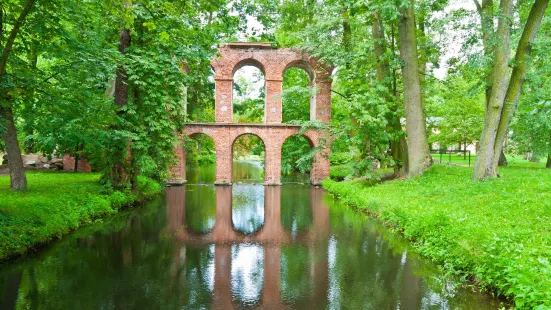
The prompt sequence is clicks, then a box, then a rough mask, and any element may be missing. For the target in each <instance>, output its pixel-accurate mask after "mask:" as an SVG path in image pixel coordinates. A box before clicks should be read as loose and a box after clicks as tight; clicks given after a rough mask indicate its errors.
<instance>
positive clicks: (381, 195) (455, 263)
mask: <svg viewBox="0 0 551 310" xmlns="http://www.w3.org/2000/svg"><path fill="white" fill-rule="evenodd" d="M471 173H472V169H470V168H466V167H453V166H443V165H437V166H434V167H433V168H431V169H430V170H429V171H427V172H426V174H425V175H424V176H423V177H420V178H416V179H414V180H395V181H390V182H386V183H383V184H379V185H376V186H373V187H370V186H368V185H366V184H365V183H364V182H361V181H356V182H354V181H346V182H336V181H333V180H326V181H324V183H323V186H324V187H325V188H326V189H327V190H328V191H329V192H330V193H332V194H333V195H335V196H337V197H339V198H341V199H342V200H343V201H344V202H345V203H347V204H349V205H352V206H355V207H357V208H358V209H360V210H361V211H363V212H366V213H369V214H370V215H372V216H374V217H376V218H379V219H380V220H381V221H382V222H384V223H385V224H387V225H389V226H392V227H394V229H396V230H398V231H400V232H402V233H403V234H404V236H405V237H406V238H408V239H409V240H410V241H412V242H413V244H414V247H415V249H416V250H417V251H418V252H419V253H420V254H421V255H423V256H425V257H429V258H431V259H432V260H434V261H436V262H438V263H440V264H441V265H443V266H444V268H445V269H446V271H448V272H450V273H454V274H457V275H459V276H463V277H470V278H472V280H474V281H475V282H477V283H479V284H480V286H481V287H482V288H488V289H491V290H492V291H495V292H497V293H498V294H500V295H503V296H505V297H507V298H509V299H513V298H514V302H515V305H516V307H518V308H535V309H548V308H549V307H551V225H550V224H549V223H550V221H551V170H549V169H527V168H515V167H511V168H502V169H500V174H501V175H502V178H500V179H496V180H492V181H486V182H474V181H472V180H471ZM538 307H539V308H538Z"/></svg>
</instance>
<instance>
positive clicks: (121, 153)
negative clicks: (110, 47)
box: [109, 29, 131, 188]
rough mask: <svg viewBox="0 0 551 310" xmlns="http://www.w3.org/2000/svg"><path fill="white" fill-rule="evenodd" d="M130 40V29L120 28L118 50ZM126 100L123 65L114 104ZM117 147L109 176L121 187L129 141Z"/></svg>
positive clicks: (127, 164) (126, 45)
mask: <svg viewBox="0 0 551 310" xmlns="http://www.w3.org/2000/svg"><path fill="white" fill-rule="evenodd" d="M130 42H131V37H130V30H128V29H123V30H121V32H120V35H119V52H120V53H121V54H125V53H126V49H127V48H128V47H130ZM127 102H128V76H127V73H126V70H125V69H124V67H123V66H121V67H119V68H118V69H117V77H116V79H115V105H116V106H117V107H119V108H120V107H123V106H124V105H126V103H127ZM119 113H120V111H119ZM118 147H119V149H118V152H117V153H116V154H115V156H114V158H113V160H114V161H115V162H114V163H113V168H112V171H111V175H110V177H109V178H110V180H111V182H112V184H113V187H115V188H121V187H123V186H124V184H125V183H128V182H129V179H128V177H129V173H128V170H129V169H128V166H129V163H128V162H127V160H126V159H127V158H128V151H129V143H121V145H119V146H118Z"/></svg>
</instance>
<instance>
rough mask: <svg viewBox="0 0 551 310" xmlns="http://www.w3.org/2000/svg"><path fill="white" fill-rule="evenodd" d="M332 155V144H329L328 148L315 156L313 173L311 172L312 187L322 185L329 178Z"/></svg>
mask: <svg viewBox="0 0 551 310" xmlns="http://www.w3.org/2000/svg"><path fill="white" fill-rule="evenodd" d="M318 139H319V138H318ZM316 145H317V143H316ZM330 155H331V144H330V143H329V142H328V145H327V148H325V149H323V150H322V151H321V152H319V153H317V154H316V155H315V156H314V162H313V163H312V171H311V172H310V183H311V184H312V185H320V184H321V181H323V180H324V179H326V178H328V177H329V166H330V161H329V156H330Z"/></svg>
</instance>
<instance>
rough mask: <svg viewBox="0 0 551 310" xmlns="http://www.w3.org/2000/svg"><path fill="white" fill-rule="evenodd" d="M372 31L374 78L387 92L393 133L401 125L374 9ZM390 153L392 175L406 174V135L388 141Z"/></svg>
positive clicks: (381, 28) (379, 24)
mask: <svg viewBox="0 0 551 310" xmlns="http://www.w3.org/2000/svg"><path fill="white" fill-rule="evenodd" d="M371 30H372V33H373V52H374V54H375V58H376V60H377V71H376V79H377V82H378V83H381V84H383V85H384V86H385V87H386V88H387V90H388V93H387V94H385V97H386V101H387V103H388V104H389V105H390V113H389V114H388V116H387V118H388V119H387V121H388V123H389V127H390V128H389V129H390V130H391V131H393V132H394V133H395V134H400V133H401V132H402V125H401V123H400V117H399V115H398V112H397V110H398V107H397V106H396V98H395V97H394V98H391V97H392V94H393V89H392V83H391V81H392V77H391V76H390V66H389V64H388V60H387V58H386V57H385V54H386V52H387V42H386V38H385V33H384V27H383V21H382V19H381V15H380V12H378V11H376V12H375V13H374V14H373V24H372V27H371ZM390 153H391V155H392V158H393V160H394V162H395V166H394V176H395V177H402V176H406V175H407V171H408V165H407V164H408V160H407V141H406V137H405V136H404V135H403V134H401V135H400V136H399V138H394V139H392V141H391V142H390Z"/></svg>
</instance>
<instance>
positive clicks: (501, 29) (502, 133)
mask: <svg viewBox="0 0 551 310" xmlns="http://www.w3.org/2000/svg"><path fill="white" fill-rule="evenodd" d="M548 3H549V0H536V1H535V2H534V4H533V5H532V9H531V10H530V15H529V16H528V19H527V21H526V25H525V26H524V30H523V32H522V36H521V38H520V41H519V43H518V46H517V51H516V55H515V61H514V65H515V66H514V68H513V72H512V73H511V78H510V79H509V81H507V77H508V72H509V70H508V63H509V33H510V25H509V22H510V21H509V20H510V18H511V15H512V13H511V11H512V10H511V8H512V0H502V1H501V4H500V10H501V12H502V13H503V14H502V16H501V17H500V19H499V23H498V30H497V37H498V38H499V42H498V45H497V47H496V49H495V59H494V72H493V86H492V95H491V97H490V102H489V104H488V106H487V109H486V118H485V120H484V129H483V131H482V136H481V138H480V152H479V154H478V156H477V158H476V162H475V168H474V171H473V178H474V179H477V180H482V179H485V178H493V177H496V176H497V166H498V162H499V157H500V155H501V152H502V150H503V142H504V141H505V138H506V137H507V132H508V127H509V123H510V121H511V118H512V117H513V114H514V111H515V109H516V106H517V103H518V98H519V95H520V91H521V89H522V84H523V82H524V76H525V74H526V67H527V66H526V61H527V56H528V55H529V54H530V50H531V43H532V42H533V40H534V38H535V35H536V33H537V30H538V28H539V26H540V24H541V20H542V18H543V14H544V12H545V9H546V8H547V5H548Z"/></svg>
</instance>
